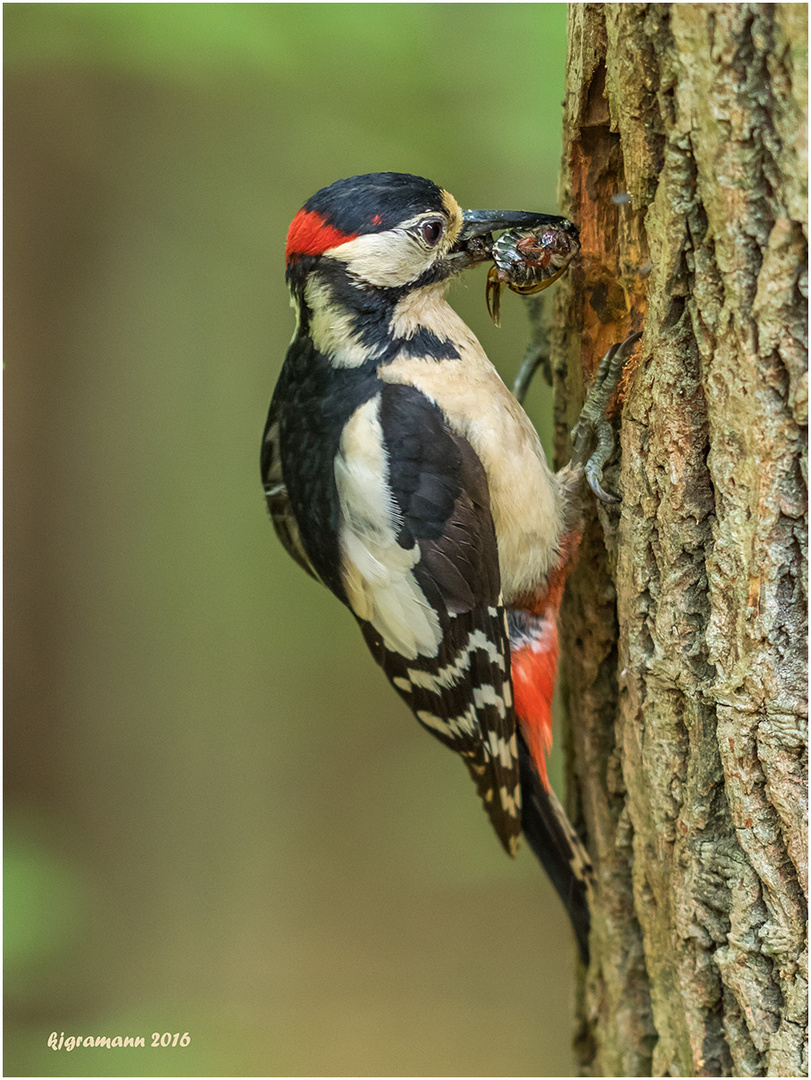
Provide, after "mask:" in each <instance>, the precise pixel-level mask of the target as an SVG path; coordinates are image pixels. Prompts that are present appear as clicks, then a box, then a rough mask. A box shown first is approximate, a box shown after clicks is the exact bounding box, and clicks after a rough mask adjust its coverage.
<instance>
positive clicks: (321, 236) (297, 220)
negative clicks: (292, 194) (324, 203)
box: [284, 210, 358, 262]
mask: <svg viewBox="0 0 811 1080" xmlns="http://www.w3.org/2000/svg"><path fill="white" fill-rule="evenodd" d="M357 235H358V234H357V233H345V232H342V231H341V230H340V229H336V228H335V226H334V225H328V224H327V223H326V221H325V220H324V218H323V217H322V216H321V214H319V213H317V211H315V210H299V212H298V213H297V214H296V216H295V217H294V218H293V220H292V222H291V223H290V228H289V229H288V230H287V247H286V248H285V253H284V254H285V259H286V260H287V262H290V260H291V259H294V258H295V257H296V256H297V255H322V254H323V253H324V252H325V251H328V250H329V248H334V247H338V245H339V244H346V243H347V242H348V241H349V240H354V239H355V237H356V236H357Z"/></svg>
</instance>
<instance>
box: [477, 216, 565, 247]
mask: <svg viewBox="0 0 811 1080" xmlns="http://www.w3.org/2000/svg"><path fill="white" fill-rule="evenodd" d="M565 224H566V218H562V217H557V216H556V215H555V214H535V213H532V212H531V211H529V210H465V211H463V214H462V228H461V231H460V232H459V235H458V237H457V238H456V243H457V244H463V243H465V242H466V241H467V240H472V239H473V238H474V237H477V236H486V235H487V234H488V233H491V232H498V230H499V229H539V228H541V227H542V226H544V225H553V226H554V225H557V226H558V227H561V228H563V227H564V226H565Z"/></svg>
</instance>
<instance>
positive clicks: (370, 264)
mask: <svg viewBox="0 0 811 1080" xmlns="http://www.w3.org/2000/svg"><path fill="white" fill-rule="evenodd" d="M328 254H329V255H330V258H333V259H335V260H336V261H337V262H342V263H344V264H345V266H346V268H347V270H349V271H350V273H352V274H354V275H355V276H356V277H358V278H360V279H361V280H362V281H364V282H368V283H369V284H370V285H376V286H379V287H381V288H395V287H396V286H398V285H406V284H407V283H408V282H409V281H414V279H415V278H418V277H419V276H420V274H421V273H422V272H423V271H424V270H426V269H427V268H428V267H429V266H430V265H431V262H432V261H433V258H432V255H431V254H430V253H428V252H426V251H425V249H424V248H423V247H421V245H420V244H419V243H418V241H416V240H415V239H414V238H413V237H412V236H410V235H409V234H408V233H405V232H398V231H392V232H384V233H371V234H370V235H368V236H358V237H357V238H356V239H355V240H350V241H349V242H348V243H346V244H341V246H340V247H338V248H334V249H333V251H332V252H329V253H328Z"/></svg>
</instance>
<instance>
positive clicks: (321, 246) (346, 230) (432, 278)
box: [286, 172, 560, 356]
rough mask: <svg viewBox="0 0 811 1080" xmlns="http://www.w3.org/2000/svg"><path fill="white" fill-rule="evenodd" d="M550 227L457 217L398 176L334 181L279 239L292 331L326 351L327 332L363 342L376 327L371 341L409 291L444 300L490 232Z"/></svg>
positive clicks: (448, 202)
mask: <svg viewBox="0 0 811 1080" xmlns="http://www.w3.org/2000/svg"><path fill="white" fill-rule="evenodd" d="M556 221H560V219H559V218H555V217H551V216H550V215H548V214H537V213H528V212H526V211H520V210H519V211H501V210H462V209H461V208H460V206H459V204H458V203H457V201H456V199H454V197H453V196H452V195H451V194H450V193H449V192H448V191H445V190H444V189H443V188H441V187H439V186H438V185H437V184H435V183H433V182H432V181H431V180H426V179H424V178H423V177H420V176H411V175H410V174H408V173H393V172H382V173H367V174H365V175H363V176H352V177H349V178H347V179H344V180H337V181H336V182H335V183H334V184H330V186H329V187H325V188H322V189H321V191H318V192H316V194H315V195H313V196H312V198H311V199H309V200H308V201H307V202H306V203H305V204H304V206H303V207H302V209H301V210H299V212H298V213H297V214H296V216H295V217H294V218H293V221H292V223H291V225H290V229H289V230H288V233H287V249H286V261H287V282H288V285H289V286H290V290H291V293H292V296H293V301H294V307H295V308H296V309H297V313H298V316H299V327H300V329H301V328H303V329H304V330H305V331H306V332H310V324H311V323H317V324H319V326H320V333H319V335H318V336H319V337H321V338H322V339H323V340H324V344H325V345H326V339H325V338H324V333H325V332H326V330H327V329H330V331H331V332H330V336H331V337H334V336H335V334H334V333H333V332H332V331H333V330H334V329H335V327H337V328H338V336H339V338H343V337H351V338H352V340H353V341H357V340H358V336H359V335H360V336H361V337H363V338H364V339H369V340H371V331H372V329H373V326H374V324H376V327H377V333H375V334H374V335H373V336H374V337H375V338H376V339H377V340H378V341H381V331H382V328H383V327H384V326H386V327H388V325H389V321H390V316H391V312H392V310H393V309H394V308H395V306H396V305H397V304H398V303H401V302H403V301H404V300H405V299H406V298H407V297H409V296H410V294H412V293H415V292H416V291H417V290H421V292H420V294H419V296H427V295H428V294H430V293H433V294H435V293H436V292H437V290H439V291H441V292H444V289H445V286H446V284H447V282H448V280H449V279H450V278H451V277H452V276H454V275H455V274H457V273H459V272H461V271H462V270H465V269H467V268H469V267H471V266H474V265H476V264H477V263H480V262H482V261H483V260H484V259H487V258H491V257H492V254H491V251H492V235H491V234H492V233H493V232H494V231H498V230H500V229H508V228H516V227H520V228H536V227H538V226H542V225H545V224H547V223H549V222H556ZM412 299H413V298H412ZM327 323H328V324H329V326H327ZM350 324H351V325H350ZM364 328H366V329H364ZM313 329H315V327H313ZM365 352H366V355H367V356H368V355H369V351H368V347H367V348H366V349H365Z"/></svg>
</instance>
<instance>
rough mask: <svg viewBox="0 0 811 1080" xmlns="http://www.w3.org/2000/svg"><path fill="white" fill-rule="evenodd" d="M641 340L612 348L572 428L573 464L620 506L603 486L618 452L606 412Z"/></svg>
mask: <svg viewBox="0 0 811 1080" xmlns="http://www.w3.org/2000/svg"><path fill="white" fill-rule="evenodd" d="M641 337H642V334H641V332H636V333H633V334H629V335H628V337H627V338H626V339H625V340H624V341H621V342H620V343H619V344H617V345H612V346H611V348H610V349H609V350H608V352H607V353H606V354H605V356H604V357H603V358H602V360H601V361H600V366H599V367H598V368H597V373H596V375H595V377H594V382H593V383H592V386H591V388H590V390H589V392H588V394H587V395H586V400H585V403H584V405H583V408H582V410H581V412H580V418H579V419H578V421H577V423H576V424H575V426H574V427H573V428H572V464H574V465H582V466H583V472H584V473H585V476H586V480H587V481H588V485H589V487H590V488H591V490H592V491H593V492H594V494H595V495H596V496H597V498H598V499H600V500H601V501H602V502H606V503H615V502H619V499H618V498H617V497H616V495H611V494H609V492H607V491H605V490H604V489H603V486H602V479H603V467H604V466H605V463H606V462H607V461H608V459H609V457H610V456H611V452H612V450H613V449H614V432H613V430H612V428H611V424H610V423H609V422H608V419H607V417H606V410H607V408H608V403H609V402H610V400H611V398H612V397H613V395H614V391H615V390H616V389H617V386H618V385H619V381H620V378H621V376H622V369H623V368H624V366H625V363H626V361H627V360H628V358H629V356H630V355H631V352H632V351H633V347H634V345H635V344H636V343H637V341H639V339H640V338H641ZM592 447H593V451H592Z"/></svg>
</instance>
